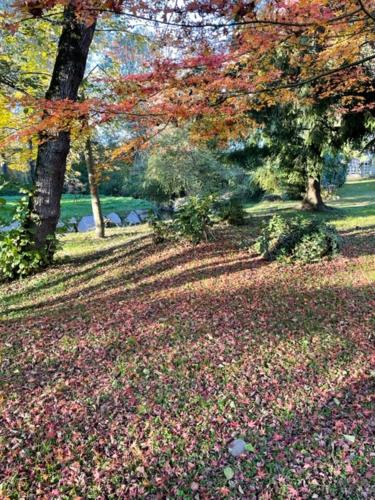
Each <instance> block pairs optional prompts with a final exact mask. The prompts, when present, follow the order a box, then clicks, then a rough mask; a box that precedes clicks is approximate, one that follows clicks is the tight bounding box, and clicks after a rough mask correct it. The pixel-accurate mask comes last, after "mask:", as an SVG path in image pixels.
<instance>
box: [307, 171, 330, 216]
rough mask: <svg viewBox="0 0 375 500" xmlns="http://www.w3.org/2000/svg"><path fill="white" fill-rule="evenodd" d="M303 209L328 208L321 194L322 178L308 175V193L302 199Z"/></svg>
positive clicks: (316, 209)
mask: <svg viewBox="0 0 375 500" xmlns="http://www.w3.org/2000/svg"><path fill="white" fill-rule="evenodd" d="M302 209H303V210H315V211H319V210H326V209H327V206H326V205H325V203H324V201H323V198H322V194H321V186H320V179H318V178H315V177H308V179H307V187H306V193H305V196H304V198H303V201H302Z"/></svg>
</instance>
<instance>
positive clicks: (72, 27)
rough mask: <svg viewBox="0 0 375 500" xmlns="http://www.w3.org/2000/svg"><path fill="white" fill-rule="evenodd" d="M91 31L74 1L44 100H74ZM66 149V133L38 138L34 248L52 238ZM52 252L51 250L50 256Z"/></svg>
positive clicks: (68, 8)
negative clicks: (78, 17)
mask: <svg viewBox="0 0 375 500" xmlns="http://www.w3.org/2000/svg"><path fill="white" fill-rule="evenodd" d="M94 31H95V23H92V24H91V25H90V26H88V25H86V24H83V23H82V21H81V20H78V19H77V18H76V15H75V7H74V2H70V3H69V4H68V6H67V7H66V8H65V10H64V25H63V29H62V32H61V35H60V40H59V45H58V49H57V56H56V61H55V67H54V70H53V73H52V78H51V83H50V86H49V89H48V91H47V93H46V99H50V100H58V99H69V100H72V101H75V100H76V99H77V93H78V88H79V86H80V84H81V82H82V79H83V76H84V72H85V67H86V61H87V56H88V52H89V48H90V45H91V41H92V38H93V35H94ZM69 149H70V132H69V131H68V130H62V131H60V132H58V133H57V134H53V135H52V134H51V133H48V131H46V132H45V133H43V135H42V136H41V144H40V145H39V148H38V155H37V160H36V167H35V191H34V195H33V197H32V200H31V210H32V213H33V214H35V215H36V216H37V220H36V222H34V223H32V226H33V229H34V241H35V246H36V247H37V248H44V247H45V246H46V243H47V240H48V237H49V236H51V235H52V236H53V235H54V233H55V230H56V225H57V222H58V219H59V216H60V200H61V195H62V190H63V184H64V175H65V169H66V158H67V156H68V153H69ZM53 251H54V249H53V248H52V249H51V250H50V257H52V255H53Z"/></svg>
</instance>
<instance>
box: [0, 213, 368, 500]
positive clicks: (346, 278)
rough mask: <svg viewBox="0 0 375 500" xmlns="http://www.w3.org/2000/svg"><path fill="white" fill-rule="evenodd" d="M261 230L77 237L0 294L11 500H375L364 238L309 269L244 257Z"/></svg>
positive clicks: (5, 471) (2, 471) (1, 472)
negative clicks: (242, 445) (168, 237)
mask: <svg viewBox="0 0 375 500" xmlns="http://www.w3.org/2000/svg"><path fill="white" fill-rule="evenodd" d="M254 219H255V218H254ZM256 232H257V224H256V221H255V220H252V221H251V225H250V226H245V227H243V228H239V229H233V228H225V227H222V228H218V229H217V233H216V234H217V238H218V239H217V240H216V241H214V242H213V243H209V244H205V245H201V246H199V247H194V248H192V247H184V246H177V247H167V246H160V247H156V246H154V245H153V244H152V242H151V238H150V237H149V236H148V234H147V228H146V226H142V227H139V228H137V229H130V228H129V229H126V230H113V231H110V237H109V238H108V239H106V240H105V241H103V242H100V246H99V247H98V248H95V242H94V240H93V239H92V237H91V236H88V235H69V236H65V237H64V238H65V239H66V241H67V245H66V246H65V250H63V251H62V252H61V253H60V259H62V260H61V261H60V263H59V264H58V265H56V266H55V267H54V268H53V269H50V270H48V271H46V272H44V273H41V274H39V275H37V276H35V277H33V278H31V279H28V280H25V281H23V282H18V283H13V284H9V285H5V286H2V287H1V293H2V295H1V309H2V312H1V326H0V330H1V346H2V359H1V362H2V367H1V369H2V374H1V390H2V394H3V399H2V400H1V406H2V422H1V433H2V441H1V443H2V447H1V451H0V453H1V455H0V478H1V479H0V483H2V488H3V489H2V491H1V490H0V491H1V494H2V495H3V496H6V495H13V497H15V498H17V496H20V497H25V496H26V497H27V496H33V495H34V496H36V497H40V498H43V497H45V498H51V497H53V496H55V497H61V498H64V495H65V498H72V497H74V496H81V497H83V498H132V497H134V498H166V497H170V498H178V497H183V498H195V497H196V495H197V494H199V495H200V498H222V497H225V496H228V497H232V498H264V499H266V498H293V497H296V498H297V497H299V498H306V499H307V498H311V497H312V495H317V497H318V498H370V497H372V496H373V495H374V485H373V483H372V482H371V481H372V477H373V475H374V464H373V463H371V460H372V456H373V455H372V454H373V453H374V451H375V450H374V447H373V430H374V420H373V403H374V401H373V397H374V380H375V377H374V375H375V374H374V372H373V368H372V366H373V360H374V355H375V351H374V331H375V323H374V305H375V287H374V282H375V259H374V253H373V250H374V246H373V241H374V240H373V238H374V235H375V230H374V227H371V225H370V224H368V225H367V224H366V227H364V228H356V226H351V227H350V225H349V224H348V225H347V227H346V229H345V231H344V232H343V236H344V239H345V242H346V244H345V247H344V254H343V255H342V256H340V257H339V258H337V259H335V260H333V261H332V262H322V263H321V264H317V265H309V266H303V267H302V266H293V267H290V266H286V265H280V264H275V263H272V264H270V263H267V262H266V261H264V260H262V259H260V258H258V257H256V256H254V255H251V254H250V253H249V252H248V250H247V248H246V247H247V245H248V243H249V242H250V241H252V240H253V238H254V236H255V235H256ZM234 437H243V438H244V439H245V440H246V441H247V442H248V443H250V444H251V445H252V448H251V450H249V451H248V452H247V453H246V454H245V455H244V456H243V457H240V458H238V459H234V458H233V457H231V456H230V455H229V453H228V451H227V445H228V442H229V441H230V440H231V439H232V438H234ZM225 467H231V469H232V470H233V473H234V477H233V478H232V479H231V480H230V481H228V480H227V479H226V477H225V475H224V468H225Z"/></svg>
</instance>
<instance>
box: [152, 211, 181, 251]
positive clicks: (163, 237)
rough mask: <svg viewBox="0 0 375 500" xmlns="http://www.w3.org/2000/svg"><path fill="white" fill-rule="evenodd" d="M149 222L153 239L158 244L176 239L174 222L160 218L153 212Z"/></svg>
mask: <svg viewBox="0 0 375 500" xmlns="http://www.w3.org/2000/svg"><path fill="white" fill-rule="evenodd" d="M148 223H149V225H150V226H151V228H152V239H153V241H154V243H156V244H157V245H159V244H161V243H165V242H167V241H172V240H174V239H175V234H174V232H173V225H172V222H170V221H169V222H167V221H163V220H160V219H158V218H157V217H156V216H155V215H154V214H152V215H149V217H148Z"/></svg>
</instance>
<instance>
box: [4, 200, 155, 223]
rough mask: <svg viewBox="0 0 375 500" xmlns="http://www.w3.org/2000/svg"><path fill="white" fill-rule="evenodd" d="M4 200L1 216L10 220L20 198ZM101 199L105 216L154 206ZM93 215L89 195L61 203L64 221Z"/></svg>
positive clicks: (137, 202)
mask: <svg viewBox="0 0 375 500" xmlns="http://www.w3.org/2000/svg"><path fill="white" fill-rule="evenodd" d="M3 198H5V199H6V205H5V206H4V207H1V212H2V213H1V215H3V214H4V218H6V217H7V218H8V219H9V220H10V219H11V214H12V211H13V210H14V208H15V205H16V202H17V200H18V199H19V196H3ZM100 199H101V202H102V209H103V213H104V215H107V214H109V213H111V212H116V213H118V214H119V215H120V216H121V215H125V214H126V213H128V212H130V211H131V210H137V209H142V208H151V207H152V204H151V203H150V202H148V201H146V200H137V199H134V198H130V197H126V196H101V197H100ZM91 214H92V211H91V200H90V196H89V195H77V196H76V195H72V194H64V195H63V198H62V203H61V219H62V220H69V219H70V218H71V217H76V218H77V219H79V218H81V217H83V216H85V215H91Z"/></svg>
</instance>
